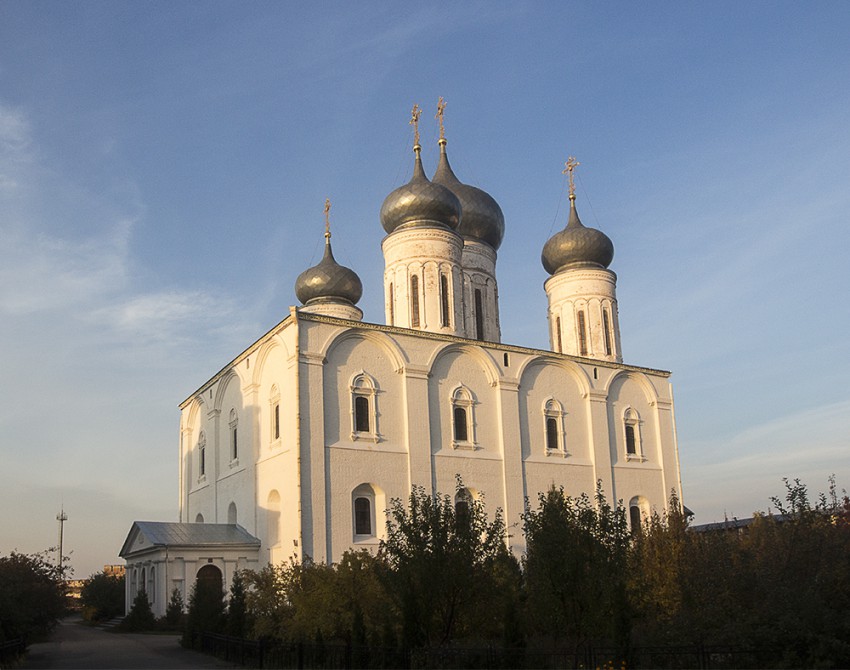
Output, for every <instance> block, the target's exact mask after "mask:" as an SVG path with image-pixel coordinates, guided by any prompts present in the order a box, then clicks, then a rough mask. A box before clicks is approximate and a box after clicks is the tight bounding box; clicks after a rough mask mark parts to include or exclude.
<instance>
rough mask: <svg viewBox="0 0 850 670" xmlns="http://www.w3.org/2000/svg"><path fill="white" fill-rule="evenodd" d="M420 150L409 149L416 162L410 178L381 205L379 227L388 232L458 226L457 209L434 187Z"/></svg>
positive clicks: (442, 190)
mask: <svg viewBox="0 0 850 670" xmlns="http://www.w3.org/2000/svg"><path fill="white" fill-rule="evenodd" d="M421 150H422V147H420V146H419V144H418V143H417V144H416V146H414V147H413V151H414V152H415V153H416V162H415V164H414V167H413V178H412V179H411V180H410V181H409V182H407V183H406V184H405V185H404V186H400V187H398V188H397V189H396V190H394V191H393V192H392V193H390V194H389V195H388V196H387V197H386V199H385V200H384V204H383V205H382V206H381V225H382V226H383V227H384V230H386V231H387V232H388V233H391V232H393V231H394V230H398V229H399V228H403V227H404V228H413V227H422V228H433V227H435V226H436V227H438V228H450V229H451V230H457V227H458V225H459V224H460V213H461V206H460V201H459V200H458V199H457V197H456V196H455V194H454V193H452V192H451V191H450V190H449V189H447V188H446V187H445V186H441V185H440V184H435V183H434V182H432V181H430V180H429V179H428V177H426V176H425V170H424V169H423V168H422V157H421V156H420V155H419V152H420V151H421Z"/></svg>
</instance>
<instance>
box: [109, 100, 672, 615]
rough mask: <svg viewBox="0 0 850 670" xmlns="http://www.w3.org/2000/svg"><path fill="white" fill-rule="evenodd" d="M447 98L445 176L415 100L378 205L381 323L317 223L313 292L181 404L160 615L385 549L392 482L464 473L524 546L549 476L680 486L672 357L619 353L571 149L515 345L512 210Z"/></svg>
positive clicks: (667, 489) (444, 484) (641, 488)
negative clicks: (507, 318) (244, 581)
mask: <svg viewBox="0 0 850 670" xmlns="http://www.w3.org/2000/svg"><path fill="white" fill-rule="evenodd" d="M442 109H443V105H442V102H441V105H440V107H439V111H438V117H439V119H440V140H439V146H440V159H439V165H438V166H437V169H436V171H435V172H434V174H433V177H432V178H431V179H430V180H429V179H428V177H427V176H426V172H425V169H424V167H423V165H422V160H421V156H420V154H421V146H420V145H419V133H418V126H417V124H418V117H419V110H418V108H417V107H414V115H413V116H414V118H413V120H412V123H413V125H414V128H415V129H416V132H415V140H414V147H413V152H414V167H413V177H412V179H411V180H410V181H409V182H408V183H407V184H405V185H403V186H401V187H399V188H397V189H396V190H394V191H393V192H392V193H390V194H389V195H388V196H387V197H386V199H385V200H384V203H383V205H382V207H381V212H380V221H381V225H382V226H383V228H384V231H385V232H386V237H384V239H383V242H382V244H381V246H382V250H383V254H384V261H385V270H384V311H385V324H375V323H368V322H364V321H363V320H362V319H363V313H362V311H361V310H360V309H359V308H358V307H357V302H358V300H359V299H360V297H361V294H362V285H361V282H360V279H359V278H358V276H357V274H355V272H354V271H353V270H351V269H349V268H346V267H343V266H341V265H339V264H338V263H337V262H336V260H335V259H334V256H333V253H332V251H331V235H330V230H329V227H326V232H325V249H324V257H323V258H322V260H321V261H320V262H319V263H318V265H316V266H314V267H312V268H309V269H307V270H305V271H304V272H303V273H301V275H300V276H299V277H298V280H297V282H296V286H295V293H296V296H297V297H298V300H299V301H300V302H301V303H302V305H301V306H300V307H290V309H289V314H288V315H287V316H286V318H284V319H283V321H281V322H280V323H279V324H277V325H276V326H275V327H274V328H272V329H271V330H270V331H269V332H267V333H265V334H264V335H262V336H261V337H260V338H259V339H258V340H257V341H256V342H254V343H253V344H251V345H250V346H248V347H247V348H246V349H245V350H244V351H242V352H241V353H239V354H237V355H236V357H235V358H234V359H233V360H232V361H230V362H229V363H227V365H225V366H224V367H223V368H222V369H221V370H220V371H219V372H217V373H216V374H215V375H213V376H212V378H211V379H209V380H208V381H207V382H205V383H204V384H202V385H201V386H200V388H198V390H197V391H195V392H194V393H193V394H192V395H191V396H190V397H188V398H187V399H186V400H184V401H183V403H182V404H181V405H180V408H181V411H182V415H181V420H180V447H179V449H180V473H179V487H180V504H179V508H180V515H179V522H177V523H162V522H136V523H134V524H133V526H132V528H131V530H130V533H129V535H128V537H127V539H126V541H125V543H124V546H123V548H122V549H121V552H120V555H121V556H122V557H123V558H124V559H125V560H126V562H127V604H128V608H129V606H130V605H131V604H132V602H133V598H134V597H135V595H136V593H137V592H138V591H139V590H140V589H145V590H146V591H147V593H148V597H149V599H150V600H151V601H152V606H153V610H154V613H155V614H157V615H158V616H161V615H162V614H164V612H165V607H166V605H167V601H168V598H169V594H170V593H171V592H172V591H173V590H174V589H175V588H177V589H180V591H181V592H182V594H183V597H184V599H188V596H189V593H190V591H191V587H192V585H193V584H194V582H195V580H196V579H198V578H202V579H213V580H216V581H220V582H221V583H222V585H223V587H224V588H225V589H226V588H228V587H229V584H230V580H231V577H232V575H233V573H234V571H236V570H239V569H243V568H259V567H262V566H263V565H266V564H268V563H278V562H280V561H284V560H288V559H290V558H292V557H294V558H295V559H298V560H301V559H303V558H305V557H310V558H312V559H313V560H315V561H324V562H333V561H337V560H339V558H340V557H341V556H342V554H343V552H345V551H346V550H347V549H350V548H357V549H359V548H367V549H369V550H373V551H374V550H377V548H378V545H379V542H380V540H381V538H382V537H383V534H384V524H385V515H384V510H385V509H386V508H387V507H388V506H389V502H390V500H391V499H393V498H399V499H402V500H406V498H407V496H408V495H409V493H410V490H411V487H412V486H423V487H424V488H425V489H426V490H428V491H432V492H435V493H436V492H440V493H443V494H445V493H448V494H455V488H456V476H457V475H460V476H461V478H462V480H463V483H464V486H466V487H467V488H466V489H465V490H463V491H461V492H460V494H459V496H460V498H461V499H463V498H466V497H473V498H476V497H479V496H484V497H485V500H486V506H487V509H488V511H490V513H491V514H492V513H493V511H494V510H495V509H496V508H497V507H498V508H501V509H502V510H503V513H504V518H505V520H506V523H507V525H508V529H509V537H508V538H506V542H508V543H509V545H510V548H511V549H512V551H514V552H515V553H517V554H521V553H522V552H523V550H524V538H523V534H522V526H521V520H520V515H521V514H522V512H523V511H524V508H525V504H526V500H530V501H532V503H534V501H536V499H537V495H538V493H539V492H542V491H545V490H547V489H549V488H550V487H552V486H558V487H561V486H562V487H563V488H564V490H565V491H566V492H567V493H568V494H569V495H573V496H576V495H580V494H581V493H582V492H587V493H589V494H592V493H593V491H594V489H595V486H596V482H597V481H601V483H602V488H603V490H604V492H605V494H606V495H607V496H609V498H610V499H611V500H612V501H617V500H622V501H623V503H624V504H625V505H626V507H627V508H628V510H629V519H630V522H631V523H632V524H635V523H639V522H640V519H641V518H642V517H645V516H646V515H648V514H650V513H651V512H652V511H653V510H657V511H659V512H662V511H664V509H665V508H666V506H667V504H668V501H669V499H670V495H671V493H676V495H677V496H678V497H679V499H680V500H681V480H680V475H679V460H678V448H677V443H676V428H675V422H674V415H673V396H672V390H671V385H670V381H669V376H670V373H669V372H665V371H663V370H655V369H651V368H646V367H637V366H634V365H627V364H625V363H623V356H622V350H621V339H620V325H619V320H618V310H617V298H616V280H617V277H616V275H615V274H614V272H612V271H611V270H610V269H608V266H609V265H610V263H611V261H612V259H613V255H614V247H613V244H612V242H611V240H610V239H609V238H608V237H607V236H606V235H605V234H604V233H602V232H601V231H599V230H595V229H593V228H588V227H585V226H584V225H582V223H581V221H580V219H579V215H578V212H577V209H576V196H575V188H574V182H573V170H574V168H575V166H576V165H577V163H576V162H575V161H574V160H573V159H571V160H570V161H569V162H568V163H567V171H568V172H569V176H570V180H569V184H570V193H569V199H570V213H569V220H568V223H567V225H566V227H565V228H564V229H563V230H561V231H560V232H558V233H556V234H555V235H554V236H552V238H551V239H549V240H548V241H547V242H546V243H545V245H543V252H542V262H543V266H544V268H545V269H546V271H547V272H548V273H549V275H550V276H549V278H548V279H547V280H546V282H545V283H544V289H545V291H546V295H547V297H548V310H547V314H546V317H547V321H546V322H545V324H546V327H548V331H549V341H550V347H549V349H548V350H539V349H530V348H528V347H523V346H517V345H512V344H506V343H503V342H502V341H501V335H500V326H499V290H498V283H497V279H496V259H497V252H498V249H499V246H500V244H501V242H502V238H503V235H504V231H505V223H504V217H503V215H502V211H501V209H500V207H499V205H498V204H497V203H496V201H495V200H494V199H493V198H492V197H491V196H490V195H489V194H487V193H485V192H484V191H483V190H481V189H479V188H477V187H475V186H471V185H468V184H464V183H462V182H461V181H460V180H459V179H458V178H457V177H456V176H455V174H454V173H453V171H452V168H451V167H450V165H449V159H448V155H447V152H446V139H445V133H444V129H443V123H442V121H443V119H442ZM327 212H328V204H326V208H325V213H326V221H327ZM541 327H544V321H543V315H542V314H541ZM459 502H462V500H460V501H459ZM564 550H565V551H568V550H569V548H567V547H565V548H564Z"/></svg>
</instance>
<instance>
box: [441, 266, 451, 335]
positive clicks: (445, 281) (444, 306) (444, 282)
mask: <svg viewBox="0 0 850 670" xmlns="http://www.w3.org/2000/svg"><path fill="white" fill-rule="evenodd" d="M440 321H441V323H440V325H442V326H444V327H446V328H448V327H449V326H451V323H450V322H449V278H448V277H447V276H446V275H444V274H441V275H440Z"/></svg>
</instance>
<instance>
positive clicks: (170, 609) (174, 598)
mask: <svg viewBox="0 0 850 670" xmlns="http://www.w3.org/2000/svg"><path fill="white" fill-rule="evenodd" d="M184 610H185V605H184V603H183V594H182V593H181V592H180V589H178V588H175V589H174V590H173V591H172V592H171V598H169V600H168V606H167V607H166V608H165V624H166V626H167V627H168V628H169V629H171V630H178V629H179V628H180V627H181V624H182V623H183V614H184Z"/></svg>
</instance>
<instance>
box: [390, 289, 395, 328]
mask: <svg viewBox="0 0 850 670" xmlns="http://www.w3.org/2000/svg"><path fill="white" fill-rule="evenodd" d="M390 325H391V326H394V325H395V295H394V294H393V283H392V282H390Z"/></svg>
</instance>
